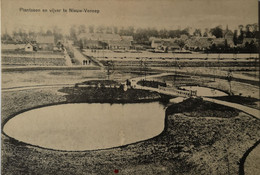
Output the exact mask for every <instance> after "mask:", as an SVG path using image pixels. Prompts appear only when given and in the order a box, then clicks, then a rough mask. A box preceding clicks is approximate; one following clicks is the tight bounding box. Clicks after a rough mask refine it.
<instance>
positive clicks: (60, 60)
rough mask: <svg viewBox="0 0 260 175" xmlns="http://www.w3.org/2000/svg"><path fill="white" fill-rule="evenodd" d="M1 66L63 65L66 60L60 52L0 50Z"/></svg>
mask: <svg viewBox="0 0 260 175" xmlns="http://www.w3.org/2000/svg"><path fill="white" fill-rule="evenodd" d="M2 65H3V66H7V65H8V66H10V65H11V66H28V65H29V66H35V65H38V66H65V65H66V60H65V58H64V54H63V53H61V52H52V51H48V52H43V51H42V52H25V51H15V50H8V51H2Z"/></svg>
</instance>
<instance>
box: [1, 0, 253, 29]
mask: <svg viewBox="0 0 260 175" xmlns="http://www.w3.org/2000/svg"><path fill="white" fill-rule="evenodd" d="M19 8H24V9H28V8H33V9H47V10H49V9H52V8H54V9H63V8H64V9H69V8H73V9H83V8H86V9H97V10H100V12H99V13H98V14H97V13H63V12H62V13H50V12H46V13H43V12H40V13H36V12H22V11H19ZM1 18H2V32H5V30H7V31H11V30H13V29H15V28H18V27H23V28H24V29H27V30H28V29H36V30H39V29H40V28H44V29H46V28H48V27H51V26H54V25H57V26H59V27H61V28H62V29H63V31H64V32H67V31H68V29H69V27H70V26H71V25H73V24H76V25H79V24H85V25H86V26H88V25H95V26H98V25H105V26H134V27H135V28H138V27H151V28H153V27H155V28H157V29H162V28H166V29H178V28H179V29H183V28H185V27H187V26H189V27H192V28H201V29H204V28H211V27H215V26H217V25H222V26H223V28H225V27H226V25H228V26H229V28H230V29H235V28H236V27H237V26H238V25H239V24H244V25H245V24H251V23H257V22H258V1H257V0H124V1H123V0H95V1H91V0H76V1H75V0H73V1H72V0H55V1H54V0H2V17H1Z"/></svg>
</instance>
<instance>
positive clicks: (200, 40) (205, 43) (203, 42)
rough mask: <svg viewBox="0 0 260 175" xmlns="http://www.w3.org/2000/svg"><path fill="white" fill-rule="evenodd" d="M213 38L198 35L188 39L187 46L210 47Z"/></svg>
mask: <svg viewBox="0 0 260 175" xmlns="http://www.w3.org/2000/svg"><path fill="white" fill-rule="evenodd" d="M212 40H213V38H211V37H196V38H191V39H189V40H187V42H186V46H188V47H199V48H208V47H210V46H211V44H212Z"/></svg>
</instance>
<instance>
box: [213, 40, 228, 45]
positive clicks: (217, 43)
mask: <svg viewBox="0 0 260 175" xmlns="http://www.w3.org/2000/svg"><path fill="white" fill-rule="evenodd" d="M213 43H214V44H216V45H217V46H220V45H225V38H215V39H214V40H213Z"/></svg>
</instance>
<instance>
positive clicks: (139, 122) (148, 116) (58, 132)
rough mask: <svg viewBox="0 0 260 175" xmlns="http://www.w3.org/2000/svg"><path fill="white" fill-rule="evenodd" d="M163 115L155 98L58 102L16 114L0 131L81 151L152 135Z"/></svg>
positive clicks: (48, 145) (31, 141) (161, 124)
mask: <svg viewBox="0 0 260 175" xmlns="http://www.w3.org/2000/svg"><path fill="white" fill-rule="evenodd" d="M164 118H165V110H164V106H163V105H162V104H160V103H159V102H152V103H138V104H137V103H135V104H108V103H103V104H100V103H92V104H88V103H77V104H62V105H55V106H48V107H42V108H37V109H33V110H30V111H27V112H24V113H21V114H18V115H17V116H15V117H14V118H12V119H10V120H9V121H8V122H7V123H6V124H5V126H4V128H3V131H4V132H5V133H6V134H7V135H8V136H10V137H13V138H15V139H17V140H19V141H23V142H26V143H29V144H32V145H38V146H41V147H45V148H51V149H56V150H68V151H82V150H94V149H103V148H111V147H116V146H121V145H125V144H129V143H134V142H137V141H141V140H146V139H149V138H152V137H154V136H156V135H158V134H160V133H161V132H162V131H163V129H164Z"/></svg>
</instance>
